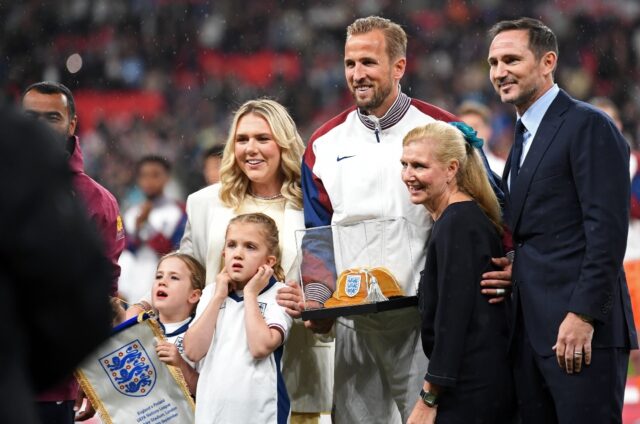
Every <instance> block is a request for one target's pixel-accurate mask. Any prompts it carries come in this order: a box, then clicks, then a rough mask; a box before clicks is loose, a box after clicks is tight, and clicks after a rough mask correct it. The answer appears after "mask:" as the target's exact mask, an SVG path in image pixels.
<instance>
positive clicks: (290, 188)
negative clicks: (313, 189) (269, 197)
mask: <svg viewBox="0 0 640 424" xmlns="http://www.w3.org/2000/svg"><path fill="white" fill-rule="evenodd" d="M249 114H254V115H257V116H260V117H261V118H263V119H264V120H265V121H267V123H268V124H269V127H270V128H271V131H272V133H273V137H274V140H275V142H276V143H277V144H278V146H280V171H281V172H282V175H283V177H284V182H283V183H282V188H281V190H280V192H281V193H282V195H283V196H284V198H285V199H286V200H287V201H288V202H290V203H292V204H293V205H294V207H295V208H297V209H302V188H301V187H300V179H301V170H300V163H301V161H302V154H303V153H304V143H303V142H302V138H301V137H300V134H298V130H297V128H296V123H295V122H294V121H293V119H292V118H291V116H290V115H289V113H288V112H287V110H286V109H285V108H284V106H282V105H281V104H280V103H278V102H276V101H274V100H270V99H257V100H249V101H248V102H246V103H244V104H243V105H242V106H240V108H239V109H238V110H237V111H236V112H235V114H234V116H233V122H232V124H231V128H230V129H229V135H228V137H227V143H226V145H225V147H224V152H223V153H222V163H221V166H220V195H219V196H220V200H221V201H222V203H223V204H224V205H225V206H228V207H230V208H233V209H236V210H237V209H238V208H239V207H240V205H241V204H242V202H243V200H244V198H245V196H246V195H247V192H248V190H249V184H250V180H249V178H248V177H247V176H246V175H245V174H244V172H242V169H241V168H240V166H239V165H238V162H237V160H236V155H235V138H236V131H237V129H238V122H239V121H240V119H241V118H242V117H244V116H246V115H249Z"/></svg>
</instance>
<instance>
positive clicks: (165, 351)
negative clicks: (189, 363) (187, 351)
mask: <svg viewBox="0 0 640 424" xmlns="http://www.w3.org/2000/svg"><path fill="white" fill-rule="evenodd" d="M156 340H157V339H156ZM156 353H157V354H158V358H160V360H161V361H162V362H164V363H165V364H168V365H173V366H174V367H177V366H180V363H181V362H182V361H184V359H182V355H180V352H178V346H176V345H174V344H173V343H169V342H168V341H166V340H158V344H157V345H156Z"/></svg>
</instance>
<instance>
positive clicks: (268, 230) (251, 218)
mask: <svg viewBox="0 0 640 424" xmlns="http://www.w3.org/2000/svg"><path fill="white" fill-rule="evenodd" d="M233 224H255V225H260V226H261V227H262V229H263V230H264V231H262V235H263V237H264V241H265V243H266V244H267V252H268V253H269V255H273V256H275V257H276V263H275V264H274V265H273V266H272V267H271V268H273V275H275V277H276V279H277V280H278V281H284V279H285V275H284V270H283V269H282V253H281V252H280V239H279V237H278V226H277V225H276V222H275V221H274V220H273V219H271V218H270V217H269V216H267V215H265V214H263V213H245V214H242V215H238V216H235V217H233V218H232V219H231V220H230V221H229V225H228V226H227V232H226V233H225V236H224V238H225V239H226V238H227V234H228V233H229V228H231V226H232V225H233Z"/></svg>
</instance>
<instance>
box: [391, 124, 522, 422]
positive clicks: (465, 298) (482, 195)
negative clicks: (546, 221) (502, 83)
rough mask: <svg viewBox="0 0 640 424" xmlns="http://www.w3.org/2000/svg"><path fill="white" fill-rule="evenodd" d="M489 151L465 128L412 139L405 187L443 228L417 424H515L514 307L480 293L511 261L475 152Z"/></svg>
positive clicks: (407, 142)
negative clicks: (510, 317) (504, 261)
mask: <svg viewBox="0 0 640 424" xmlns="http://www.w3.org/2000/svg"><path fill="white" fill-rule="evenodd" d="M481 145H482V141H481V140H480V139H477V138H476V137H475V131H473V130H472V129H471V128H470V127H468V126H466V125H464V124H462V123H453V124H448V123H444V122H440V121H436V122H433V123H430V124H428V125H426V126H423V127H418V128H415V129H414V130H412V131H410V132H409V133H408V134H407V135H406V136H405V138H404V142H403V154H402V166H403V169H402V179H403V181H404V182H405V184H406V185H407V188H408V190H409V195H410V198H411V201H412V202H413V203H414V204H422V205H424V206H425V208H426V209H427V211H428V213H429V214H431V216H432V217H433V220H434V222H435V223H434V226H433V229H432V231H431V238H430V239H429V241H428V246H427V259H426V265H425V269H424V272H423V275H422V279H421V281H420V286H419V307H420V313H421V317H422V345H423V349H424V352H425V354H426V355H427V357H428V358H429V367H428V369H427V370H425V371H426V375H425V381H424V385H423V387H422V390H421V399H419V400H418V402H417V403H416V405H415V408H414V410H413V413H412V414H411V416H410V418H409V421H408V422H409V423H411V424H414V423H433V422H437V423H465V424H469V423H487V424H489V423H490V424H499V423H508V422H511V412H512V410H513V408H512V395H511V370H510V368H509V363H508V360H507V342H508V331H507V310H506V308H507V307H508V306H507V304H506V303H498V304H490V303H488V302H487V301H486V299H485V297H484V296H483V294H482V293H481V292H480V280H482V274H483V273H484V272H487V271H491V270H493V269H494V268H493V267H494V265H492V262H491V258H492V257H502V256H504V255H503V249H502V241H501V232H502V229H501V220H500V207H499V205H498V201H497V200H496V197H495V195H494V192H493V190H492V189H491V187H490V185H489V182H488V179H487V176H486V172H485V171H484V168H483V166H482V162H481V159H480V156H479V154H478V153H477V152H476V148H475V147H480V146H481ZM416 390H420V388H418V387H416Z"/></svg>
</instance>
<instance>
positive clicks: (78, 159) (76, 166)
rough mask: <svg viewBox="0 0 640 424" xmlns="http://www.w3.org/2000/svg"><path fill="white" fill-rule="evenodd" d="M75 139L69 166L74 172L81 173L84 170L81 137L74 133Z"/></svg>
mask: <svg viewBox="0 0 640 424" xmlns="http://www.w3.org/2000/svg"><path fill="white" fill-rule="evenodd" d="M71 137H72V138H73V140H74V145H73V151H72V152H71V155H70V156H69V167H70V168H71V172H73V173H74V174H81V173H83V172H84V159H83V158H82V149H80V139H79V138H78V137H77V136H75V135H73V136H71Z"/></svg>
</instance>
